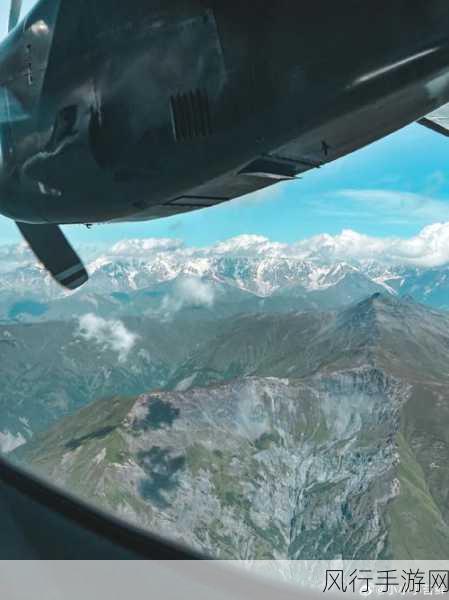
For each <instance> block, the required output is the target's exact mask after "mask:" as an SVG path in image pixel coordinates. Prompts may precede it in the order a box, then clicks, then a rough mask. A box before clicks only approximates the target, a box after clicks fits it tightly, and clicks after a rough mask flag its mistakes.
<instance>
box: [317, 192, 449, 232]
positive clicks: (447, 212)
mask: <svg viewBox="0 0 449 600" xmlns="http://www.w3.org/2000/svg"><path fill="white" fill-rule="evenodd" d="M335 195H336V197H337V198H340V199H342V200H346V201H349V202H350V206H349V207H348V206H346V207H340V208H341V209H342V210H343V211H345V210H346V211H347V210H348V208H349V209H352V210H353V214H354V217H355V218H364V217H365V218H373V217H376V218H378V219H382V221H384V222H389V223H406V224H410V223H421V224H424V223H434V222H436V221H448V220H449V202H447V201H442V200H436V199H435V198H432V197H431V196H426V195H422V194H414V193H412V192H403V191H395V190H372V189H345V190H339V191H338V192H337V193H336V194H335ZM361 207H362V208H363V210H362V211H361ZM338 208H339V207H338V205H337V206H335V205H334V206H333V207H332V210H333V211H336V214H338ZM322 210H323V212H326V205H325V204H322Z"/></svg>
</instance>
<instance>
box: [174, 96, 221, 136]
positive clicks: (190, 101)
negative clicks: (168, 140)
mask: <svg viewBox="0 0 449 600" xmlns="http://www.w3.org/2000/svg"><path fill="white" fill-rule="evenodd" d="M170 108H171V115H172V123H173V133H174V136H175V139H176V141H177V142H182V141H186V140H192V139H195V138H198V137H206V136H208V135H210V134H211V133H212V123H211V114H210V105H209V97H208V95H207V92H206V91H204V90H196V91H192V92H188V93H186V94H177V95H176V96H172V97H171V98H170Z"/></svg>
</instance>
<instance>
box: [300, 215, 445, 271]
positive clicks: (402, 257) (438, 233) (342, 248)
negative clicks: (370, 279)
mask: <svg viewBox="0 0 449 600" xmlns="http://www.w3.org/2000/svg"><path fill="white" fill-rule="evenodd" d="M291 251H292V253H293V254H296V255H301V256H303V257H304V258H314V257H322V258H326V259H329V260H332V259H345V260H351V259H352V260H354V259H355V260H371V259H372V260H378V261H380V262H384V263H390V264H397V265H410V266H416V267H427V268H431V267H439V266H442V265H445V264H447V263H449V222H448V223H434V224H433V225H428V226H427V227H424V229H422V230H421V231H420V232H419V233H418V234H417V235H416V236H414V237H411V238H408V239H401V238H395V237H390V238H377V237H372V236H368V235H363V234H361V233H357V232H356V231H352V230H350V229H347V230H344V231H342V233H341V234H339V235H335V236H332V235H327V234H323V235H319V236H315V237H313V238H310V239H309V240H304V241H301V242H297V243H296V244H293V245H292V246H291Z"/></svg>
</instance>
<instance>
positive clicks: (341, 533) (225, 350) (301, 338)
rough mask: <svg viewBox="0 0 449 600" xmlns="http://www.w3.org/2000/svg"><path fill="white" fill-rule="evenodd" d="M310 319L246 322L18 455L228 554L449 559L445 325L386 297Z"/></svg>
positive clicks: (142, 519) (102, 499) (162, 528)
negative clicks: (176, 367)
mask: <svg viewBox="0 0 449 600" xmlns="http://www.w3.org/2000/svg"><path fill="white" fill-rule="evenodd" d="M303 316H304V315H295V314H292V315H283V316H279V315H278V316H274V317H262V316H253V317H252V319H251V317H250V316H246V317H242V318H241V319H240V320H238V321H237V324H238V327H237V328H235V330H233V331H231V330H227V331H225V332H224V333H223V337H221V335H217V336H215V337H211V338H208V339H207V340H204V342H203V345H202V346H201V347H199V348H198V349H197V350H196V351H195V352H194V353H193V354H192V356H191V357H190V358H189V359H188V360H187V361H186V362H185V364H184V365H183V367H181V368H180V373H179V374H178V375H176V376H174V380H173V385H172V386H171V389H170V390H169V389H167V390H165V391H155V392H152V393H149V394H143V395H140V396H138V397H134V398H133V397H131V398H115V399H112V400H102V401H98V402H95V403H93V404H92V405H90V406H87V407H85V408H83V409H81V410H80V411H79V412H77V413H76V414H74V415H73V416H71V417H67V418H65V419H63V420H61V421H60V422H59V423H58V424H57V425H56V426H55V427H54V428H53V429H51V430H49V431H48V432H47V433H44V434H40V435H38V436H37V437H36V438H35V440H34V441H33V442H32V443H29V444H27V445H26V446H24V447H23V448H19V449H18V450H15V452H14V453H13V456H15V457H17V458H18V459H19V460H24V461H26V463H27V464H28V465H32V466H33V468H36V469H38V470H40V472H42V473H44V474H46V475H48V476H50V477H51V479H52V480H53V481H56V482H59V483H61V484H62V485H64V486H67V487H68V488H69V489H71V490H72V491H75V492H77V493H80V494H81V495H83V496H85V497H86V498H87V499H88V500H90V501H94V502H96V503H98V504H99V505H101V506H103V507H106V508H108V509H111V510H113V511H114V512H116V513H118V514H120V515H121V516H123V517H125V518H129V519H131V520H132V521H133V522H135V523H138V524H139V525H141V526H143V527H147V528H149V529H151V530H152V531H155V532H157V533H159V534H162V535H165V536H169V537H171V538H174V539H176V540H179V541H181V542H183V543H186V544H189V545H192V546H194V547H195V548H198V549H200V550H202V551H204V552H206V553H208V554H211V555H212V556H215V557H219V558H245V559H251V558H298V559H311V558H315V559H332V558H339V557H342V558H346V559H362V558H366V559H374V558H397V559H405V558H413V559H447V558H449V470H448V469H447V464H448V461H449V392H448V379H449V369H448V363H447V353H448V350H449V317H448V316H447V315H445V314H443V313H439V312H435V311H431V310H429V309H426V308H424V307H422V306H419V305H415V304H413V303H411V302H402V301H398V300H395V299H393V298H391V297H384V296H380V295H378V294H376V295H374V296H373V297H371V298H369V299H367V300H364V301H363V302H361V303H359V304H357V305H354V306H352V307H350V308H348V309H345V310H344V311H342V312H340V313H324V314H322V315H321V316H320V315H317V314H315V316H314V317H313V318H309V320H308V321H307V320H306V321H304V320H303ZM307 323H308V325H307ZM176 382H177V384H176V385H177V389H175V388H174V385H175V383H176Z"/></svg>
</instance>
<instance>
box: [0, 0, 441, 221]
mask: <svg viewBox="0 0 449 600" xmlns="http://www.w3.org/2000/svg"><path fill="white" fill-rule="evenodd" d="M0 94H3V96H4V99H5V100H4V102H5V106H6V108H7V111H8V114H9V115H10V117H11V118H10V119H9V120H8V122H6V121H5V122H4V123H3V125H2V153H3V165H2V172H1V182H0V183H1V185H0V212H1V213H3V214H5V215H7V216H8V217H10V218H12V219H14V220H16V221H23V222H27V223H59V224H61V223H95V222H105V221H117V220H121V221H127V220H146V219H152V218H158V217H162V216H169V215H174V214H178V213H180V212H185V211H188V210H193V209H197V208H202V207H204V206H212V205H214V204H218V203H220V202H223V201H226V200H229V199H231V198H234V197H237V196H240V195H243V194H245V193H248V192H251V191H254V190H257V189H260V188H262V187H265V186H267V185H271V184H272V183H274V182H276V181H278V180H284V179H290V178H293V177H295V176H297V175H299V174H301V173H302V172H305V171H307V170H309V169H311V168H316V167H320V166H322V165H323V164H325V163H327V162H329V161H332V160H334V159H336V158H338V157H340V156H343V155H345V154H348V153H350V152H352V151H354V150H356V149H357V148H360V147H362V146H364V145H366V144H368V143H370V142H372V141H374V140H376V139H378V138H381V137H383V136H385V135H386V134H388V133H390V132H392V131H394V130H396V129H398V128H400V127H402V126H404V125H406V124H408V123H411V122H413V121H415V120H417V119H419V118H420V117H422V116H423V115H425V114H427V113H429V112H431V111H433V110H434V109H436V108H438V107H439V106H441V105H442V104H445V103H446V102H448V101H449V2H448V1H447V0H416V1H410V0H395V1H394V2H379V0H364V1H363V2H362V1H361V0H344V1H343V2H335V1H334V0H315V2H300V1H298V0H296V1H293V0H277V1H276V2H264V1H260V0H251V2H249V1H248V2H246V3H245V2H235V1H231V0H226V1H225V0H204V1H201V0H171V1H167V0H165V1H163V0H159V1H157V0H127V1H126V2H113V1H112V0H95V1H92V0H62V1H58V0H56V1H55V0H41V1H40V2H39V3H38V4H37V6H36V7H35V8H34V9H33V10H32V12H31V13H30V14H29V15H28V17H27V18H26V20H25V21H24V22H22V23H21V24H19V25H18V26H17V27H16V28H15V29H14V30H13V31H12V32H11V34H10V35H9V37H8V38H7V39H6V40H5V42H4V43H3V45H2V46H1V47H0Z"/></svg>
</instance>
